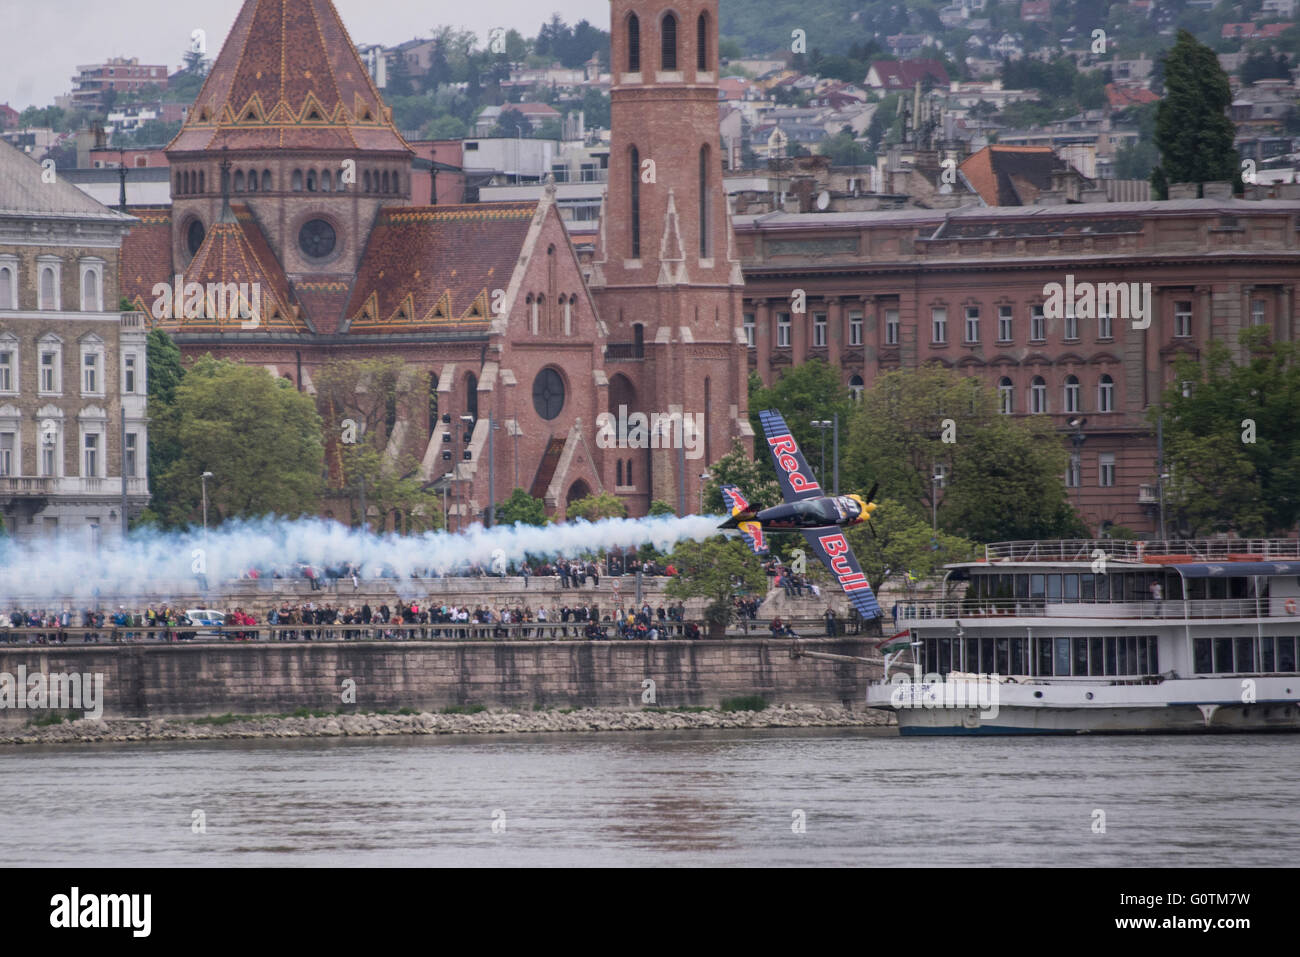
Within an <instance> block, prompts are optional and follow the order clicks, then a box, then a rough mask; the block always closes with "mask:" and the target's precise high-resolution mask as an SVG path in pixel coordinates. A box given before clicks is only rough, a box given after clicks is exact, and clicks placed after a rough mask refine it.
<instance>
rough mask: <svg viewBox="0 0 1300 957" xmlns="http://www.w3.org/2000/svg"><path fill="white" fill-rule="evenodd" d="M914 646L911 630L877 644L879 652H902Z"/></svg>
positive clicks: (891, 636)
mask: <svg viewBox="0 0 1300 957" xmlns="http://www.w3.org/2000/svg"><path fill="white" fill-rule="evenodd" d="M911 644H912V632H911V630H910V629H908V630H904V631H900V632H899V633H898V634H896V635H890V636H889V637H888V638H886V639H885V640H884V641H881V642H877V644H876V650H877V651H902V650H903V649H904V648H907V647H909V646H910V645H911Z"/></svg>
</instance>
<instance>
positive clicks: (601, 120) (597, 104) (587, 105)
mask: <svg viewBox="0 0 1300 957" xmlns="http://www.w3.org/2000/svg"><path fill="white" fill-rule="evenodd" d="M581 109H582V122H583V124H585V125H586V126H587V127H588V128H590V129H601V130H607V129H609V123H610V120H609V94H608V93H602V92H601V91H600V90H599V89H598V88H596V87H589V88H587V89H586V90H584V91H583V94H582V107H581Z"/></svg>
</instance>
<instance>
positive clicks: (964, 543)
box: [845, 499, 976, 593]
mask: <svg viewBox="0 0 1300 957" xmlns="http://www.w3.org/2000/svg"><path fill="white" fill-rule="evenodd" d="M871 526H872V529H874V531H875V534H874V535H873V534H872V529H868V528H867V527H866V526H865V525H855V526H853V527H852V528H850V529H848V530H847V531H846V533H845V537H846V538H847V539H848V541H849V544H850V545H852V546H853V553H854V554H855V555H857V557H858V564H860V565H861V566H862V573H863V574H864V575H866V576H867V581H869V582H870V583H871V587H872V589H873V590H874V591H876V592H877V593H879V591H880V588H881V586H882V585H884V584H885V582H886V580H887V579H888V578H891V577H893V576H895V575H903V574H905V573H908V572H910V573H911V574H913V575H915V576H916V577H917V578H927V577H929V576H931V575H933V574H935V573H937V572H938V571H939V570H940V569H941V568H942V567H943V565H944V563H945V562H960V561H966V560H968V559H970V558H973V557H974V555H975V550H976V546H975V543H974V542H971V541H969V540H967V539H964V538H961V537H959V536H956V535H949V534H948V533H947V532H945V531H943V530H942V529H941V530H939V531H938V532H937V533H936V532H934V531H933V530H932V529H931V528H930V523H929V522H927V521H924V520H923V519H921V518H920V517H919V516H918V515H916V514H915V513H914V512H913V511H911V510H910V509H908V508H907V506H905V505H903V503H902V502H899V501H897V500H895V499H882V500H881V501H880V508H878V509H877V510H876V511H875V513H874V514H873V515H872V518H871Z"/></svg>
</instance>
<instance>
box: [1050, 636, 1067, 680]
mask: <svg viewBox="0 0 1300 957" xmlns="http://www.w3.org/2000/svg"><path fill="white" fill-rule="evenodd" d="M1053 642H1054V647H1055V650H1056V669H1055V670H1056V674H1058V675H1068V674H1069V673H1070V639H1069V638H1056V639H1053Z"/></svg>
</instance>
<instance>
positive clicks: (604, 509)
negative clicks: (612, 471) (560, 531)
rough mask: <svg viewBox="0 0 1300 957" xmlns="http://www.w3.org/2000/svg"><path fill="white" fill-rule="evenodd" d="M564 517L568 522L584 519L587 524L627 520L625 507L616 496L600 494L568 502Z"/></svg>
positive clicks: (606, 493)
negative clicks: (615, 519)
mask: <svg viewBox="0 0 1300 957" xmlns="http://www.w3.org/2000/svg"><path fill="white" fill-rule="evenodd" d="M564 516H565V518H566V519H568V520H573V519H585V520H586V521H588V522H598V521H600V520H601V519H602V518H627V506H626V505H624V504H623V500H622V499H621V498H619V497H618V496H617V495H614V494H613V493H611V492H601V493H600V494H599V495H588V496H585V497H584V498H580V499H575V500H574V501H572V502H570V503H569V506H568V507H567V508H566V509H565V510H564Z"/></svg>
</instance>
